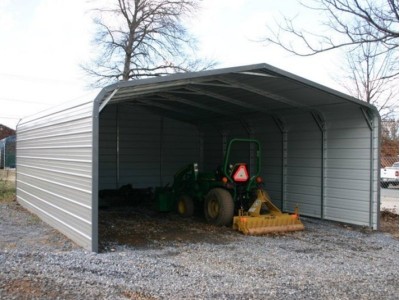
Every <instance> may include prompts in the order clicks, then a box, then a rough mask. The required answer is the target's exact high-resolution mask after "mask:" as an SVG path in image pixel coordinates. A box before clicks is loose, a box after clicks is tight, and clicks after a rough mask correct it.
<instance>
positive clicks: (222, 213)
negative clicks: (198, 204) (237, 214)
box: [204, 188, 234, 226]
mask: <svg viewBox="0 0 400 300" xmlns="http://www.w3.org/2000/svg"><path fill="white" fill-rule="evenodd" d="M233 213H234V204H233V199H232V196H231V194H230V193H229V192H228V191H227V190H224V189H221V188H214V189H212V190H210V191H209V192H208V194H207V195H206V198H205V201H204V216H205V217H206V220H207V222H208V223H210V224H213V225H218V226H225V225H230V224H231V223H232V220H233Z"/></svg>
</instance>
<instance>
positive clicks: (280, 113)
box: [17, 64, 380, 251]
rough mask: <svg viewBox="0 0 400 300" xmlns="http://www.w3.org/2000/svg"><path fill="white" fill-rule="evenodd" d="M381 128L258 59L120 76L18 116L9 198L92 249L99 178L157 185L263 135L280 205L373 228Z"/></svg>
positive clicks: (371, 113)
mask: <svg viewBox="0 0 400 300" xmlns="http://www.w3.org/2000/svg"><path fill="white" fill-rule="evenodd" d="M379 127H380V118H379V114H378V112H377V110H376V108H375V107H373V106H371V105H369V104H367V103H365V102H362V101H359V100H357V99H354V98H352V97H350V96H347V95H345V94H342V93H339V92H337V91H334V90H332V89H329V88H327V87H324V86H322V85H319V84H316V83H314V82H311V81H308V80H306V79H304V78H301V77H298V76H295V75H293V74H290V73H288V72H285V71H282V70H279V69H277V68H275V67H272V66H269V65H266V64H259V65H251V66H243V67H234V68H226V69H219V70H211V71H204V72H196V73H183V74H175V75H171V76H165V77H158V78H149V79H145V80H136V81H130V82H119V83H116V84H114V85H111V86H108V87H105V88H104V89H103V90H102V91H101V92H100V93H99V95H98V96H97V97H96V99H95V100H94V101H91V102H86V103H84V104H76V105H70V106H69V107H64V108H61V109H60V108H55V109H53V110H51V111H48V112H45V113H42V114H41V115H39V116H35V117H32V118H27V119H24V120H22V121H21V122H20V124H19V125H18V128H17V143H18V146H17V199H18V201H19V203H21V205H23V206H24V207H26V208H28V209H29V210H31V211H32V212H34V213H36V214H37V215H39V216H40V217H41V218H42V219H43V220H45V221H46V222H47V223H49V224H50V225H51V226H53V227H55V228H57V229H58V230H60V231H61V232H62V233H64V234H65V235H67V236H68V237H70V238H71V239H72V240H74V241H75V242H77V243H78V244H79V245H81V246H83V247H84V248H86V249H89V250H92V251H97V250H98V227H97V223H98V190H99V189H107V188H119V187H121V186H122V185H125V184H128V183H130V184H132V185H134V186H135V187H148V186H153V187H155V186H161V185H163V184H166V183H167V182H172V179H171V178H172V176H173V174H174V172H175V171H176V170H177V169H178V168H179V167H181V166H182V165H185V164H187V163H190V162H198V163H199V166H200V168H204V169H207V170H208V169H213V168H216V167H217V164H218V163H219V162H220V161H221V158H222V155H223V152H224V147H225V146H226V144H227V141H228V140H229V139H231V138H234V137H244V138H256V139H258V140H260V142H261V144H262V148H263V157H262V170H263V171H262V172H263V174H261V175H262V177H263V178H264V180H265V188H266V189H267V190H268V192H269V193H270V195H271V198H272V200H273V201H274V202H275V205H277V206H278V207H279V208H281V209H282V210H284V211H288V212H293V210H294V207H295V206H296V205H298V206H299V207H300V211H301V213H302V215H305V216H312V217H317V218H322V219H327V220H336V221H340V222H346V223H351V224H357V225H364V226H369V227H371V228H374V229H377V228H378V226H379V224H378V215H379V198H380V195H379V188H378V185H379V178H378V176H379V175H378V174H379V172H378V170H379V139H380V136H379V132H380V130H379ZM241 154H242V156H244V157H251V156H252V149H251V148H250V149H247V148H243V149H241Z"/></svg>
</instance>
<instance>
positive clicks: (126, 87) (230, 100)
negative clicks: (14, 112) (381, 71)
mask: <svg viewBox="0 0 400 300" xmlns="http://www.w3.org/2000/svg"><path fill="white" fill-rule="evenodd" d="M128 101H129V102H130V103H132V104H137V105H141V106H144V107H146V108H149V109H151V110H154V111H158V112H162V113H163V114H165V115H167V116H170V117H173V118H177V119H179V120H182V121H186V122H190V123H201V122H203V121H205V120H207V122H210V121H211V120H215V121H217V122H218V121H223V120H230V119H231V118H232V117H235V118H238V117H239V116H240V117H243V118H245V117H248V116H250V117H251V116H252V115H254V114H259V113H266V114H277V113H279V112H284V111H287V110H290V109H300V110H306V111H313V110H318V108H321V107H327V106H331V105H340V104H343V103H353V104H355V105H358V106H360V107H364V108H368V111H369V112H370V113H372V114H375V115H376V116H378V117H379V113H378V111H377V109H376V107H375V106H373V105H369V104H368V103H366V102H364V101H360V100H358V99H356V98H353V97H350V96H348V95H346V94H343V93H340V92H338V91H335V90H333V89H330V88H328V87H325V86H323V85H320V84H317V83H315V82H312V81H309V80H307V79H304V78H302V77H299V76H296V75H293V74H291V73H288V72H285V71H283V70H280V69H278V68H275V67H272V66H270V65H267V64H257V65H249V66H243V67H233V68H225V69H218V70H211V71H202V72H194V73H182V74H175V75H170V76H165V77H157V78H150V79H143V80H134V81H127V82H119V83H116V84H113V85H110V86H107V87H106V88H104V89H103V90H102V91H101V93H100V94H99V95H98V97H97V98H96V102H98V103H99V105H100V110H102V108H104V106H105V105H107V104H108V103H122V102H128Z"/></svg>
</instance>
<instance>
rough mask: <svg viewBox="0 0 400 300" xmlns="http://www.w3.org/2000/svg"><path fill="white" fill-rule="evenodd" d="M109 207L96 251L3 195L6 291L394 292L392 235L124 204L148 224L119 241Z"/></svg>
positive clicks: (356, 295) (358, 295) (223, 295)
mask: <svg viewBox="0 0 400 300" xmlns="http://www.w3.org/2000/svg"><path fill="white" fill-rule="evenodd" d="M114 214H115V213H114ZM117 215H118V214H117ZM107 216H108V217H110V218H107ZM111 216H112V214H111V213H107V212H103V213H102V215H101V216H100V218H101V220H103V221H102V223H101V224H100V227H101V228H102V238H103V240H102V244H101V245H102V253H99V254H95V253H90V252H87V251H85V250H83V249H81V248H79V247H78V246H76V245H75V244H74V243H72V242H71V241H69V240H68V239H66V238H65V237H64V236H63V235H61V234H59V233H58V232H57V231H55V230H53V229H52V228H50V227H49V226H47V225H46V224H44V223H43V222H42V221H40V220H39V219H38V218H37V217H35V216H33V215H31V214H29V213H28V212H26V211H25V210H24V209H23V208H21V207H20V206H19V205H18V204H17V203H16V202H15V201H7V202H1V201H0V230H1V236H0V299H398V295H399V269H398V266H399V243H398V239H395V238H394V237H393V236H392V235H391V234H387V233H382V232H371V231H370V230H368V229H363V228H357V227H354V226H346V225H341V224H337V223H333V222H322V221H319V220H314V219H307V218H303V222H304V224H305V227H306V230H305V231H303V232H296V233H290V234H289V233H288V234H281V235H268V236H262V237H249V236H243V235H241V234H239V233H236V232H234V231H232V230H230V229H228V228H215V227H212V226H209V225H207V224H204V223H202V222H201V221H199V220H196V219H195V220H191V221H188V220H185V221H182V220H180V219H178V218H177V217H174V216H171V215H168V216H164V218H153V216H144V215H143V214H142V213H139V214H137V215H134V214H131V218H130V219H129V218H128V220H126V217H129V214H128V213H127V212H126V211H125V213H124V215H123V217H124V218H125V221H124V222H125V223H124V225H125V226H126V225H127V224H128V223H129V224H130V225H131V229H128V228H124V232H125V233H128V234H129V233H134V232H135V230H136V232H139V231H140V230H143V228H144V229H146V230H147V231H148V232H149V233H148V235H143V232H145V231H143V232H142V234H140V232H139V234H138V238H136V239H135V238H134V239H131V240H130V239H129V238H127V239H126V241H127V242H126V243H121V241H119V240H118V239H117V238H114V239H112V238H109V237H110V236H111V235H112V234H111V235H110V234H109V233H110V228H114V227H118V224H119V223H118V220H117V221H116V223H114V225H113V224H112V223H111V222H112V220H113V218H111ZM118 216H121V214H119V215H118ZM146 220H147V221H146ZM145 221H146V222H145ZM150 224H153V225H150ZM154 224H155V225H154ZM157 227H158V229H157ZM171 231H173V232H172V233H171ZM114 236H115V235H114ZM107 238H108V240H104V239H107Z"/></svg>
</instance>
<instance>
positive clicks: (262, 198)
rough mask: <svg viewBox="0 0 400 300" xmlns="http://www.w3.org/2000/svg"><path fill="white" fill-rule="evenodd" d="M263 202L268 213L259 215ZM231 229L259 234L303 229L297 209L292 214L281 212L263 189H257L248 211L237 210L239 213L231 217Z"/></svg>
mask: <svg viewBox="0 0 400 300" xmlns="http://www.w3.org/2000/svg"><path fill="white" fill-rule="evenodd" d="M263 203H264V204H265V205H266V206H267V208H268V211H269V212H268V214H265V215H261V207H262V205H263ZM233 229H236V230H239V231H241V232H243V233H244V234H249V235H260V234H266V233H275V232H288V231H297V230H304V225H303V223H301V221H300V218H299V214H298V209H297V208H296V210H295V213H294V214H287V213H282V212H281V211H280V209H279V208H277V207H276V206H275V205H274V204H273V203H272V201H271V198H270V197H269V195H268V194H267V192H266V191H264V190H261V189H260V190H257V199H256V201H254V203H253V204H252V206H251V207H250V209H249V211H248V212H244V211H243V210H241V211H239V215H238V216H236V217H234V218H233Z"/></svg>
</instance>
